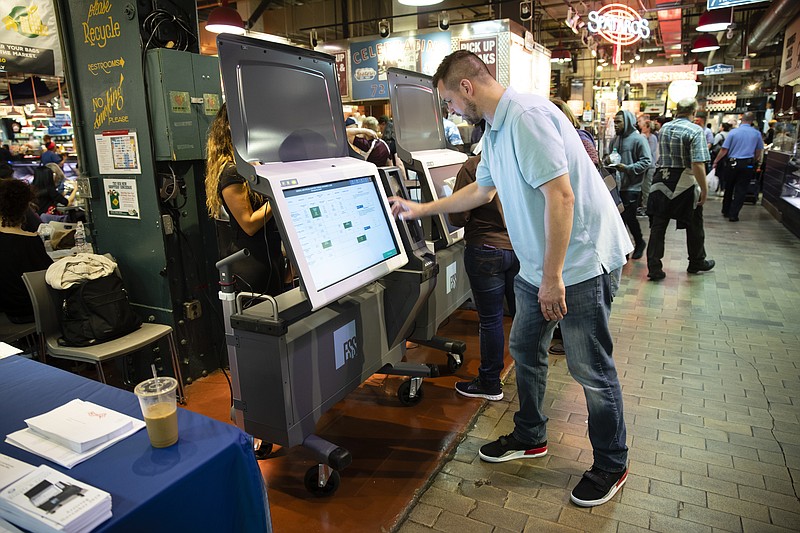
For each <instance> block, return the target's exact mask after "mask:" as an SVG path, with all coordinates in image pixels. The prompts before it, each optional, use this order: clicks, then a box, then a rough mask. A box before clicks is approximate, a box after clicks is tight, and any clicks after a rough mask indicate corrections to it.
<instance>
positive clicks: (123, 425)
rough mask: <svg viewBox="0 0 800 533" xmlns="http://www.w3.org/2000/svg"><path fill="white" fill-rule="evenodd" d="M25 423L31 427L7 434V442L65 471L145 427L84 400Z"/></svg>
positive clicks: (141, 423) (123, 415) (127, 417)
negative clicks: (64, 468)
mask: <svg viewBox="0 0 800 533" xmlns="http://www.w3.org/2000/svg"><path fill="white" fill-rule="evenodd" d="M25 422H27V424H28V427H27V428H24V429H20V430H19V431H15V432H13V433H10V434H8V435H7V436H6V442H7V443H8V444H11V445H13V446H16V447H17V448H21V449H23V450H25V451H28V452H31V453H33V454H36V455H38V456H40V457H44V458H45V459H49V460H50V461H53V462H54V463H56V464H59V465H61V466H63V467H66V468H72V467H73V466H75V465H76V464H79V463H81V462H83V461H85V460H86V459H89V458H90V457H93V456H94V455H97V454H98V453H100V452H101V451H103V450H105V449H106V448H108V447H109V446H112V445H114V444H116V443H117V442H119V441H120V440H122V439H124V438H126V437H129V436H130V435H133V434H134V433H136V432H137V431H139V430H141V429H142V428H144V427H145V423H144V422H143V421H142V420H139V419H138V418H133V417H131V416H128V415H126V414H123V413H118V412H116V411H113V410H111V409H108V408H106V407H102V406H100V405H97V404H94V403H91V402H85V401H83V400H72V401H71V402H69V403H67V404H65V405H62V406H60V407H57V408H56V409H53V410H52V411H49V412H47V413H43V414H42V415H39V416H35V417H32V418H29V419H27V420H26V421H25Z"/></svg>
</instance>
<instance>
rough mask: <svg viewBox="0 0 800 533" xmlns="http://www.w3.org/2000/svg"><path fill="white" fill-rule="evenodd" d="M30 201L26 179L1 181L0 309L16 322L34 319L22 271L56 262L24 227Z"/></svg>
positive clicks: (31, 197) (39, 241) (39, 268)
mask: <svg viewBox="0 0 800 533" xmlns="http://www.w3.org/2000/svg"><path fill="white" fill-rule="evenodd" d="M31 200H33V192H32V191H31V188H30V186H29V185H28V184H27V183H25V182H24V181H21V180H15V179H2V180H0V250H3V260H2V261H0V310H2V311H3V312H4V313H5V314H6V315H8V318H9V320H10V321H11V322H13V323H15V324H26V323H29V322H33V320H34V318H33V305H32V304H31V300H30V298H29V296H28V291H27V289H26V288H25V284H24V283H23V282H22V274H23V273H25V272H34V271H36V270H44V269H46V268H47V267H49V266H50V265H51V264H52V263H53V261H52V260H51V259H50V257H49V256H48V255H47V252H46V251H45V249H44V243H43V242H42V240H41V239H40V238H39V236H38V235H37V234H35V233H30V232H27V231H25V230H23V229H22V223H23V222H24V220H25V213H26V211H28V210H29V209H30V207H29V206H30V202H31Z"/></svg>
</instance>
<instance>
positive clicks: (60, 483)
mask: <svg viewBox="0 0 800 533" xmlns="http://www.w3.org/2000/svg"><path fill="white" fill-rule="evenodd" d="M7 459H10V458H8V457H5V456H0V462H3V461H6V460H7ZM28 466H30V465H28ZM0 517H2V518H3V519H5V520H8V521H9V522H11V523H12V524H16V525H17V526H19V527H21V528H24V529H27V530H30V531H32V532H34V533H39V532H53V531H65V532H67V533H83V532H88V531H91V530H92V529H94V528H95V527H97V526H98V525H100V524H101V523H103V522H105V521H106V520H108V519H109V518H111V495H110V494H109V493H107V492H105V491H103V490H100V489H98V488H96V487H92V486H91V485H89V484H87V483H83V482H82V481H78V480H75V479H73V478H71V477H69V476H67V475H65V474H62V473H61V472H58V471H57V470H54V469H52V468H50V467H49V466H47V465H41V466H39V467H37V468H33V470H32V471H30V472H28V473H27V474H25V475H24V476H23V477H22V478H20V479H18V480H16V481H14V482H12V483H11V484H10V485H9V486H7V487H5V488H3V489H2V491H0Z"/></svg>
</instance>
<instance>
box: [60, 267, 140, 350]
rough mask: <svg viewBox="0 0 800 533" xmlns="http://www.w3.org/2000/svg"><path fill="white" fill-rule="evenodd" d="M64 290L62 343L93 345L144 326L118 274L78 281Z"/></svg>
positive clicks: (64, 344) (67, 344) (65, 344)
mask: <svg viewBox="0 0 800 533" xmlns="http://www.w3.org/2000/svg"><path fill="white" fill-rule="evenodd" d="M61 293H62V295H63V297H64V303H63V304H62V307H61V333H62V337H61V338H59V339H58V343H59V344H60V345H61V346H92V345H94V344H98V343H101V342H105V341H109V340H111V339H116V338H118V337H122V336H123V335H127V334H128V333H131V332H133V331H136V330H137V329H139V327H140V326H141V325H142V321H141V319H140V318H139V317H138V316H136V314H135V313H134V312H133V309H132V308H131V304H130V302H129V301H128V293H127V292H125V288H124V287H123V286H122V280H121V279H120V278H119V276H117V275H116V274H111V275H109V276H105V277H102V278H97V279H92V280H87V281H84V282H81V283H78V284H76V285H73V286H72V287H70V288H68V289H64V290H63V291H61Z"/></svg>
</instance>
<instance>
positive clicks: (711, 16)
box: [697, 8, 733, 32]
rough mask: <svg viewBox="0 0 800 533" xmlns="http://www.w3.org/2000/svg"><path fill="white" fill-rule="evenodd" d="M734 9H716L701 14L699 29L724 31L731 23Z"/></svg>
mask: <svg viewBox="0 0 800 533" xmlns="http://www.w3.org/2000/svg"><path fill="white" fill-rule="evenodd" d="M732 19H733V9H732V8H728V9H714V10H712V11H705V12H704V13H703V14H702V15H700V21H699V22H698V23H697V31H710V32H713V31H724V30H726V29H728V27H729V26H730V25H731V21H732Z"/></svg>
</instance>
